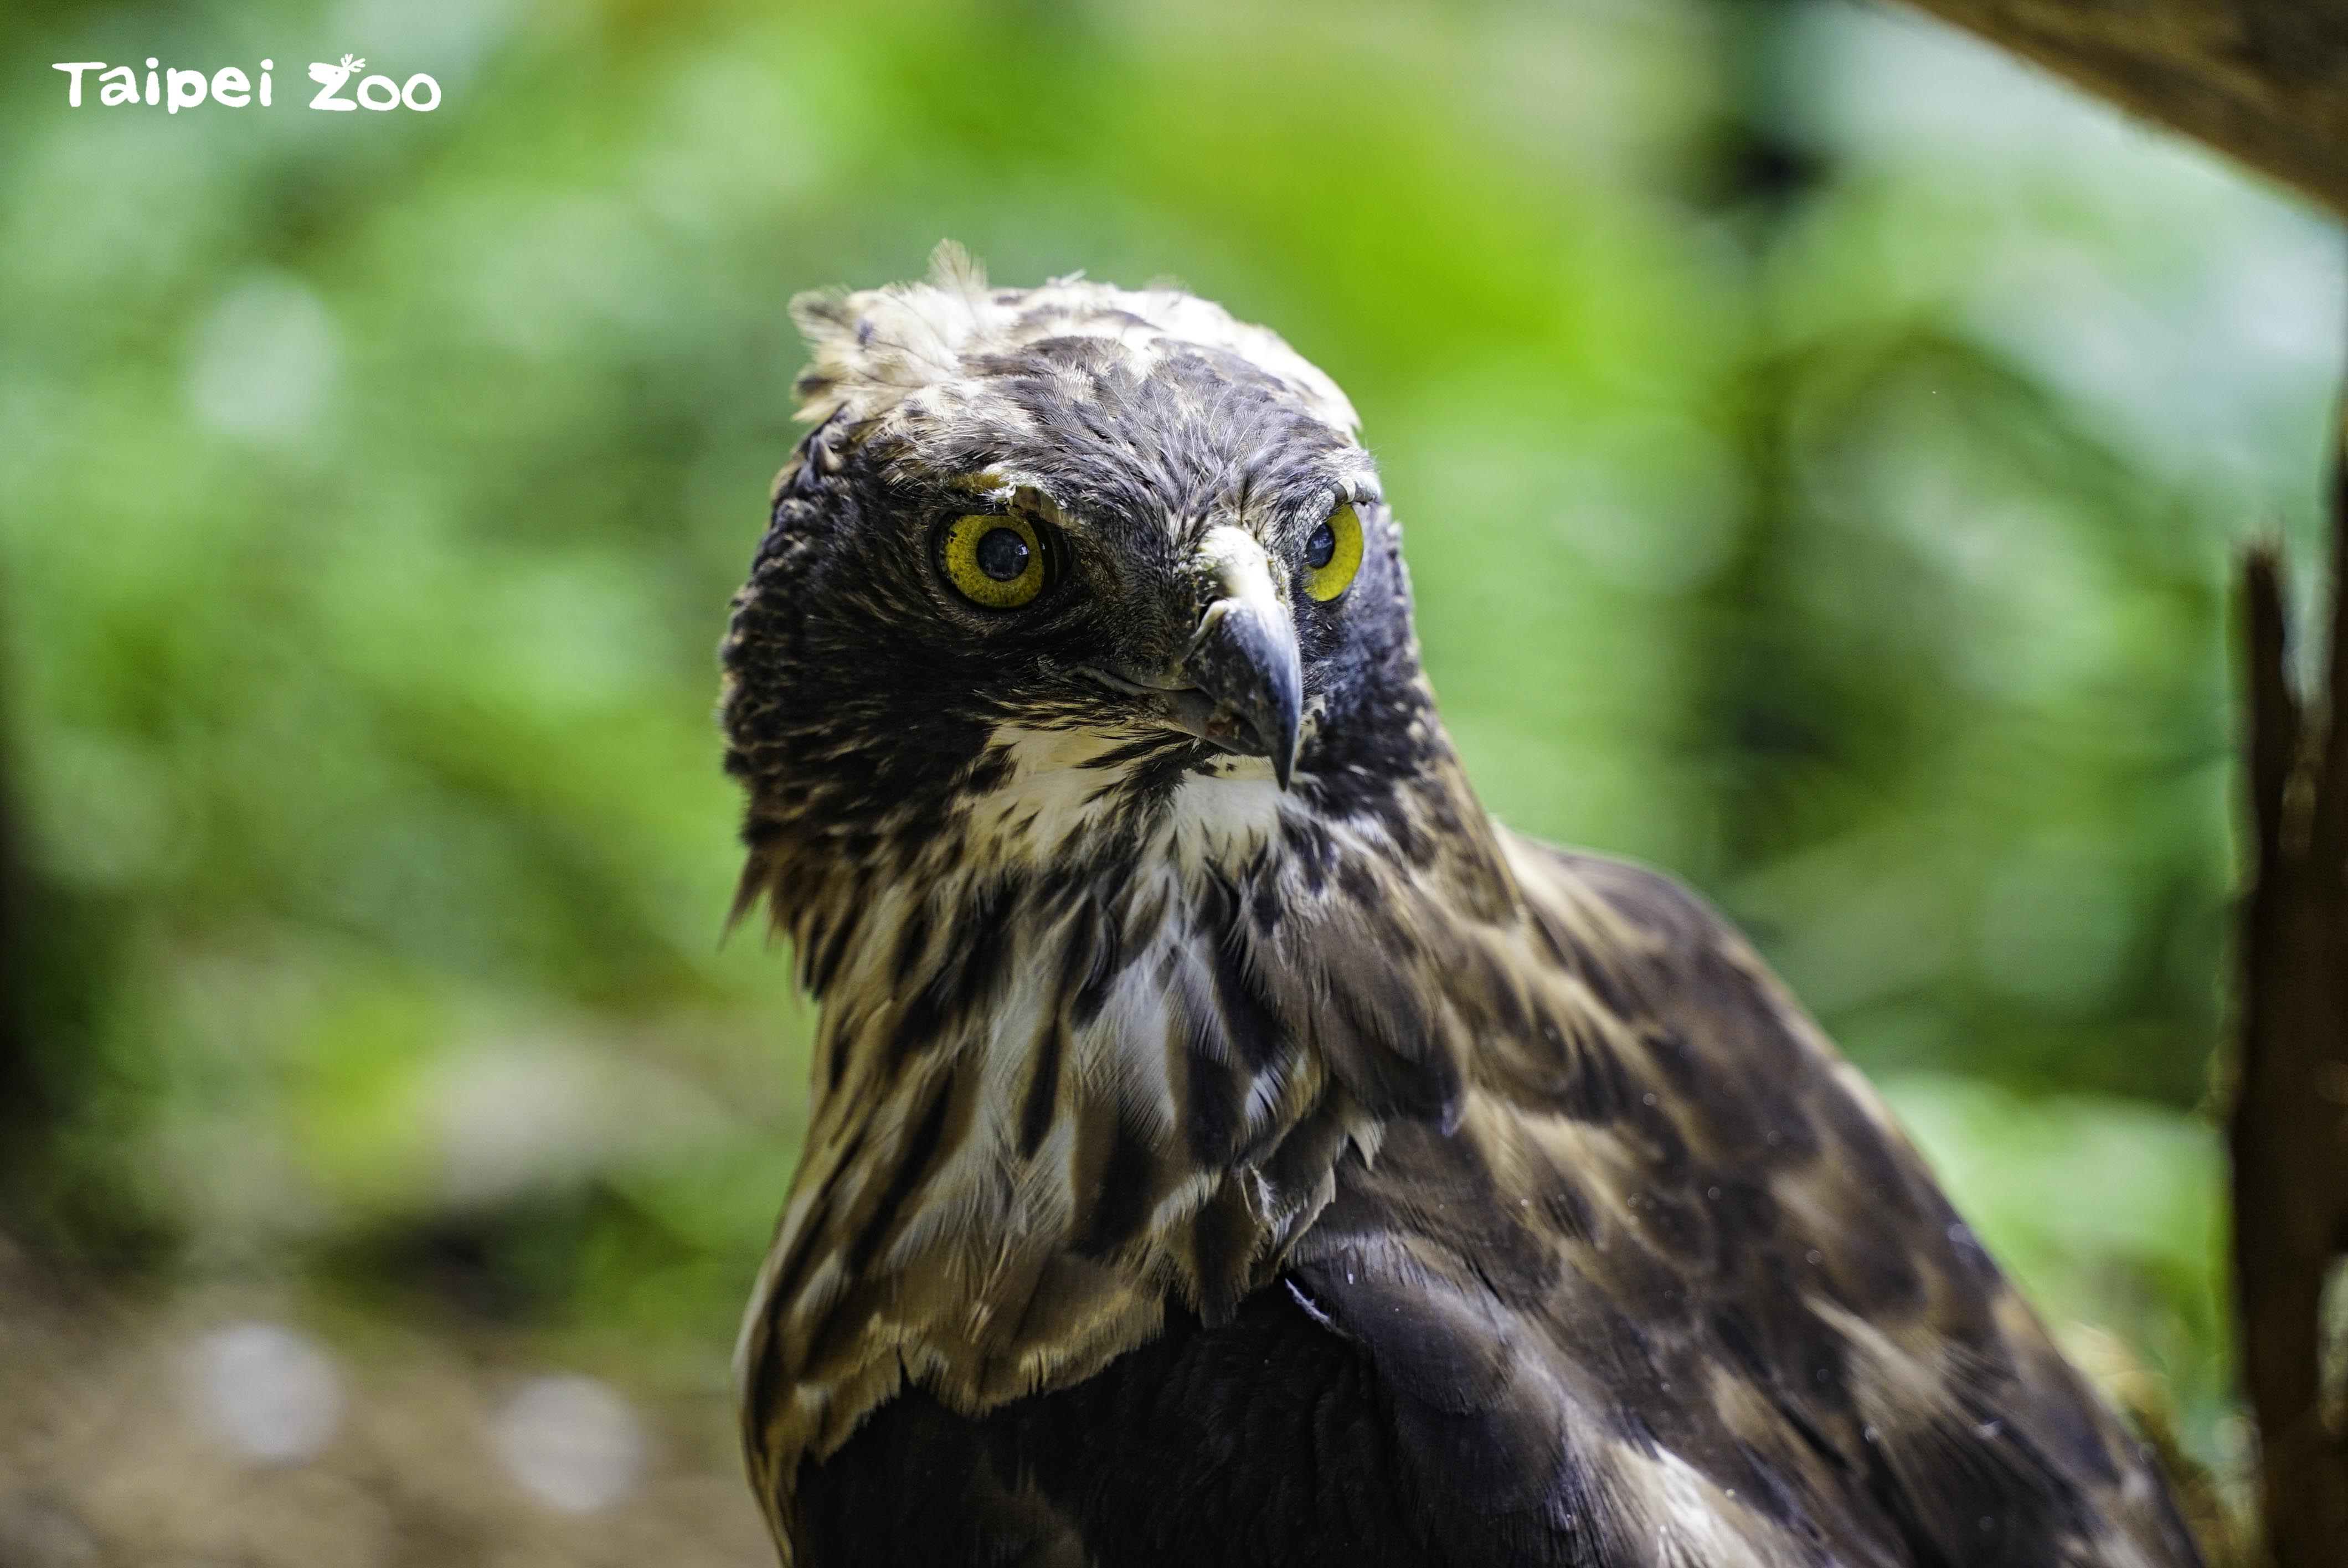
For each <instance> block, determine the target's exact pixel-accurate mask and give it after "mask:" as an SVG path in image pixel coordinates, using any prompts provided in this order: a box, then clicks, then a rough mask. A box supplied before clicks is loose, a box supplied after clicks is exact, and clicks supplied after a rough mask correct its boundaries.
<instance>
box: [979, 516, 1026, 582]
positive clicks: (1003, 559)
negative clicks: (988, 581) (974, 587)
mask: <svg viewBox="0 0 2348 1568" xmlns="http://www.w3.org/2000/svg"><path fill="white" fill-rule="evenodd" d="M1033 553H1034V552H1033V551H1031V550H1029V549H1028V548H1027V541H1026V540H1025V539H1023V538H1020V537H1019V536H1018V535H1017V534H1015V533H1014V532H1012V531H1011V530H1010V529H1009V528H995V529H993V530H991V531H989V532H988V534H987V536H986V537H985V538H983V539H981V540H979V541H978V569H979V570H981V571H983V572H984V573H985V574H986V575H987V576H989V577H991V578H993V579H994V580H995V581H997V582H1010V581H1012V580H1014V579H1016V578H1018V577H1019V576H1020V575H1021V574H1023V573H1024V572H1025V571H1026V569H1027V558H1028V556H1030V555H1031V554H1033Z"/></svg>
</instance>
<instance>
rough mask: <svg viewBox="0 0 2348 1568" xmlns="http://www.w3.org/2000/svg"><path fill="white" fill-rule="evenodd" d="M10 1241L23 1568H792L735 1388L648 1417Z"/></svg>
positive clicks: (7, 1539) (664, 1404)
mask: <svg viewBox="0 0 2348 1568" xmlns="http://www.w3.org/2000/svg"><path fill="white" fill-rule="evenodd" d="M252 1308H253V1304H252V1303H251V1302H249V1301H227V1300H220V1299H203V1300H187V1301H182V1302H176V1303H173V1304H170V1305H166V1306H151V1305H145V1304H139V1303H133V1302H128V1301H125V1300H122V1299H119V1298H117V1297H116V1296H111V1295H109V1294H108V1293H107V1292H105V1291H103V1290H100V1289H98V1288H95V1287H93V1286H90V1285H88V1283H87V1282H83V1281H76V1280H70V1279H66V1278H60V1277H59V1276H57V1273H56V1271H54V1270H51V1269H47V1268H46V1267H44V1266H39V1265H36V1264H35V1263H34V1262H32V1261H31V1260H29V1259H28V1258H27V1257H26V1255H24V1254H23V1253H21V1252H20V1251H18V1250H16V1249H15V1248H12V1247H11V1246H10V1245H8V1244H7V1243H6V1241H5V1239H0V1568H149V1565H152V1568H411V1565H412V1568H472V1565H475V1564H479V1565H481V1568H558V1565H561V1568H572V1565H577V1568H602V1565H605V1564H610V1565H613V1568H618V1565H620V1564H628V1565H630V1568H647V1565H653V1564H658V1565H662V1568H720V1565H724V1568H771V1564H773V1563H774V1562H775V1557H774V1553H773V1552H772V1549H771V1548H770V1547H769V1546H768V1544H767V1539H766V1534H765V1531H764V1528H763V1526H762V1525H761V1523H760V1522H759V1520H758V1518H757V1512H756V1511H755V1509H754V1508H753V1507H752V1505H751V1502H750V1500H749V1495H748V1492H747V1489H746V1487H745V1485H744V1483H743V1481H742V1478H741V1472H740V1469H739V1465H738V1461H737V1460H736V1455H735V1451H734V1447H733V1421H732V1416H731V1412H730V1409H729V1405H730V1401H729V1400H728V1399H727V1397H726V1393H725V1391H724V1390H723V1389H716V1388H713V1389H708V1390H705V1391H704V1392H698V1393H695V1394H693V1395H690V1396H687V1397H683V1398H677V1397H668V1398H665V1399H647V1398H645V1397H644V1396H642V1395H640V1394H625V1393H623V1392H621V1391H619V1390H615V1389H611V1388H609V1387H607V1386H605V1385H603V1384H601V1383H597V1382H593V1381H592V1380H590V1379H587V1378H578V1377H569V1378H564V1377H549V1376H536V1377H533V1376H531V1375H530V1374H528V1373H524V1372H518V1371H515V1370H513V1369H510V1368H501V1367H499V1366H498V1365H496V1364H495V1358H494V1357H493V1356H483V1355H475V1354H470V1353H469V1352H468V1351H467V1350H466V1348H463V1347H459V1346H453V1345H444V1344H441V1343H439V1342H437V1341H427V1340H422V1339H416V1340H412V1341H408V1342H404V1343H401V1344H397V1345H394V1346H371V1347H370V1348H367V1349H366V1350H364V1351H356V1350H346V1349H342V1348H336V1347H334V1346H331V1345H329V1344H328V1343H327V1342H326V1341H325V1340H324V1339H322V1338H320V1337H317V1336H316V1335H314V1334H312V1333H307V1332H304V1330H302V1329H300V1328H297V1327H289V1326H287V1325H286V1324H284V1323H283V1322H281V1321H275V1320H273V1318H272V1317H271V1315H269V1314H267V1313H265V1312H260V1313H256V1312H255V1311H254V1310H253V1309H252Z"/></svg>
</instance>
